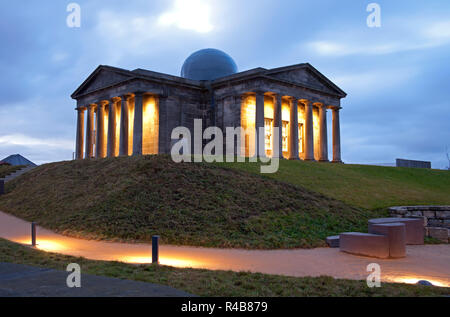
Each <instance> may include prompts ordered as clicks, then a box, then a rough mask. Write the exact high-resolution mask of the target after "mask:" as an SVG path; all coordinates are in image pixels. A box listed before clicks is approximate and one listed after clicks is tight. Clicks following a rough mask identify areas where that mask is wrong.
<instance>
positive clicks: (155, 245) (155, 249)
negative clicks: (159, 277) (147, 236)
mask: <svg viewBox="0 0 450 317" xmlns="http://www.w3.org/2000/svg"><path fill="white" fill-rule="evenodd" d="M152 263H153V264H155V263H156V264H159V236H153V237H152Z"/></svg>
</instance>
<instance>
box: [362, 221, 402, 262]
mask: <svg viewBox="0 0 450 317" xmlns="http://www.w3.org/2000/svg"><path fill="white" fill-rule="evenodd" d="M369 233H371V234H379V235H383V236H386V237H387V238H388V244H389V257H390V258H404V257H405V256H406V226H405V224H404V223H401V222H389V223H380V224H374V225H372V227H371V231H369Z"/></svg>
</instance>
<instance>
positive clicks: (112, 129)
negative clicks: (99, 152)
mask: <svg viewBox="0 0 450 317" xmlns="http://www.w3.org/2000/svg"><path fill="white" fill-rule="evenodd" d="M116 107H117V100H116V99H111V101H110V103H109V114H108V157H115V156H116V110H117V109H116Z"/></svg>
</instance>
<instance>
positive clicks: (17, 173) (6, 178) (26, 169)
mask: <svg viewBox="0 0 450 317" xmlns="http://www.w3.org/2000/svg"><path fill="white" fill-rule="evenodd" d="M33 168H35V166H26V167H24V168H22V169H20V170H17V171H15V172H14V173H12V174H9V175H7V176H6V177H5V178H0V179H3V180H4V182H5V183H7V182H9V181H11V180H13V179H15V178H17V177H19V176H20V175H22V174H25V173H26V172H28V171H30V170H32V169H33Z"/></svg>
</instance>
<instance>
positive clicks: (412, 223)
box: [369, 218, 425, 244]
mask: <svg viewBox="0 0 450 317" xmlns="http://www.w3.org/2000/svg"><path fill="white" fill-rule="evenodd" d="M386 223H404V224H405V230H406V244H424V237H425V229H424V225H423V220H422V219H420V218H378V219H370V220H369V233H371V232H375V231H374V229H373V226H374V225H379V224H386Z"/></svg>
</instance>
